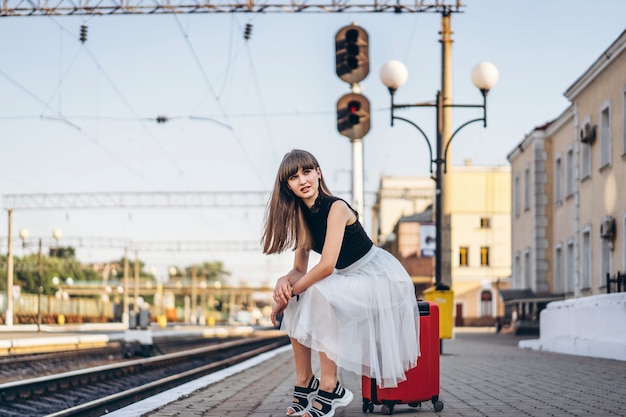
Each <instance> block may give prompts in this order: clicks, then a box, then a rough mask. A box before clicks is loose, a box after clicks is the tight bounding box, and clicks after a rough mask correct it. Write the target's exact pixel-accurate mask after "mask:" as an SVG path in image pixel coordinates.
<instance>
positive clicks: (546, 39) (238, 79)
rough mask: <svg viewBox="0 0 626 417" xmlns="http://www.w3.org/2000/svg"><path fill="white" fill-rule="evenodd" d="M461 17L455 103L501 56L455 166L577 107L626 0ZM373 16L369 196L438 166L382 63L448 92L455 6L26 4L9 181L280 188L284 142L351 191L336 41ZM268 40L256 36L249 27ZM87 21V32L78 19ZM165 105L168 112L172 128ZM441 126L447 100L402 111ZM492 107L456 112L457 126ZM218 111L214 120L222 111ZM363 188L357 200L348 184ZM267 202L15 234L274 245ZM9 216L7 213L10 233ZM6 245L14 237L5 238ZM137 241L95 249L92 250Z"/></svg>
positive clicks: (496, 154)
mask: <svg viewBox="0 0 626 417" xmlns="http://www.w3.org/2000/svg"><path fill="white" fill-rule="evenodd" d="M465 3H466V5H467V6H466V7H465V8H464V13H458V14H454V15H453V16H452V30H453V32H454V34H453V40H454V43H453V47H452V64H453V101H454V102H456V103H480V100H481V97H480V94H479V92H478V91H477V90H476V89H475V87H474V86H473V85H472V83H471V80H470V72H471V70H472V68H473V67H474V66H475V65H476V64H477V63H479V62H481V61H490V62H492V63H494V64H495V65H496V66H497V67H498V69H499V72H500V81H499V83H498V85H496V86H495V88H494V89H493V90H492V91H491V92H490V94H489V103H488V106H489V114H488V119H489V126H488V127H487V128H486V129H483V128H482V125H480V124H475V125H473V126H469V127H467V128H465V129H464V130H463V131H462V133H460V134H459V135H458V136H457V137H456V138H455V142H454V147H453V150H452V162H453V163H454V164H457V165H458V164H462V163H463V160H465V159H472V160H473V163H474V164H475V165H505V164H507V160H506V155H507V154H508V153H509V152H510V151H511V150H512V149H513V148H514V147H515V146H516V144H517V143H518V142H519V141H521V140H522V138H523V137H524V135H525V134H526V133H528V132H530V131H531V130H532V129H533V127H535V126H537V125H540V124H543V123H544V122H546V121H548V120H550V119H553V118H555V117H557V116H558V115H559V114H560V113H561V112H562V111H563V110H565V108H566V107H567V100H566V99H565V98H564V97H563V92H564V91H565V90H566V89H567V88H568V87H569V86H570V85H571V84H572V83H573V82H574V81H575V80H576V79H577V78H578V77H579V76H580V75H581V74H582V73H583V72H584V71H585V70H586V69H587V68H588V67H589V66H590V65H591V64H592V63H593V61H594V60H595V59H597V58H598V57H599V56H600V55H601V53H602V52H603V51H604V50H605V49H606V48H607V47H608V46H609V45H610V44H611V43H612V42H613V41H614V40H615V39H616V38H617V37H618V36H619V35H620V34H621V33H622V31H623V30H624V29H625V24H624V18H623V16H625V15H626V2H624V1H622V0H601V1H597V2H594V3H593V4H592V3H590V2H587V1H582V0H575V1H572V0H569V1H566V0H553V1H550V2H538V1H535V2H532V1H530V2H529V1H525V2H523V1H506V0H473V1H472V0H468V1H466V2H465ZM352 22H357V23H358V24H359V25H360V26H362V27H363V28H365V29H366V30H367V31H368V33H369V39H370V62H371V68H370V75H369V76H368V77H367V78H366V79H365V80H364V81H363V82H362V83H361V86H362V89H363V93H364V94H365V95H366V96H367V97H368V98H369V100H370V102H371V108H372V122H371V124H372V128H371V130H370V133H369V134H368V135H367V136H366V137H365V138H364V141H363V146H364V158H365V159H364V164H365V190H366V194H367V195H366V209H365V213H364V214H365V215H364V221H365V225H366V228H367V229H368V230H369V226H370V224H369V222H370V216H369V209H370V207H369V206H368V205H367V203H368V202H371V201H372V198H373V195H372V193H373V192H374V191H375V190H376V188H377V185H378V182H379V179H380V176H381V175H427V173H428V152H427V147H426V145H425V143H424V140H423V139H422V138H421V137H420V136H419V135H418V133H417V132H416V131H415V129H414V128H412V127H410V126H408V125H406V126H404V125H401V124H397V125H396V127H394V128H391V127H390V126H389V110H388V107H389V96H388V92H387V90H386V88H385V87H384V86H383V85H382V84H381V83H380V81H379V77H378V72H379V70H380V67H381V66H382V65H383V64H384V63H385V62H386V61H388V60H390V59H399V60H401V61H403V62H405V64H406V65H407V67H408V69H409V80H408V82H407V84H406V85H405V86H404V87H402V88H401V89H400V90H399V91H398V93H397V101H398V102H420V101H429V100H433V99H434V98H435V94H436V91H437V89H438V88H439V83H440V71H441V63H440V60H441V55H440V44H439V42H438V40H439V34H438V32H439V29H440V15H439V14H437V13H417V14H411V15H409V14H401V15H395V14H391V13H385V14H369V13H352V14H330V13H316V14H289V13H274V14H204V15H193V16H192V15H163V16H154V15H152V16H145V15H136V16H104V17H85V18H83V17H15V18H13V17H12V18H3V19H2V20H0V39H2V42H0V146H1V148H0V193H1V194H3V195H6V194H21V193H69V192H116V191H248V190H255V191H269V189H270V187H271V185H272V182H273V178H274V175H275V171H276V168H277V165H278V163H279V161H280V158H281V157H282V155H283V154H284V153H285V152H287V151H288V150H290V149H292V148H304V149H308V150H310V151H312V152H313V153H314V154H315V155H316V156H317V157H318V159H319V160H320V163H321V164H322V169H323V171H324V175H325V177H326V180H327V182H328V183H329V186H330V187H331V189H332V190H335V191H338V192H339V191H349V189H350V182H351V173H350V168H351V158H352V156H351V146H350V142H349V141H348V139H346V138H344V137H343V136H340V135H339V134H338V133H337V131H336V128H335V117H336V116H335V104H336V101H337V100H338V98H339V97H340V96H341V95H343V94H345V93H347V92H349V87H348V85H347V84H346V83H344V82H342V81H341V80H339V79H338V77H337V76H336V75H335V62H334V59H335V56H334V36H335V33H336V32H337V31H338V30H339V29H340V28H341V27H343V26H345V25H348V24H350V23H352ZM247 23H251V24H252V25H253V29H252V37H251V39H250V40H248V41H246V40H245V39H244V38H243V31H244V26H245V25H246V24H247ZM81 24H86V25H87V26H88V39H87V42H86V43H85V44H82V43H81V42H80V41H79V40H78V35H79V31H80V25H81ZM158 115H165V116H167V117H169V118H170V120H169V121H168V122H167V123H163V124H157V123H156V122H155V121H154V119H155V118H156V117H157V116H158ZM403 116H405V117H408V118H411V119H412V120H413V121H415V122H416V123H418V124H419V125H420V126H421V127H422V128H423V129H424V130H425V132H426V133H427V134H428V135H429V136H430V137H433V138H434V126H433V121H434V118H435V115H434V111H433V110H432V109H421V110H411V111H406V112H404V113H403ZM477 116H479V113H476V111H475V110H463V109H457V110H454V112H453V126H458V125H459V124H461V123H462V122H464V121H466V120H468V119H470V118H474V117H477ZM212 120H213V121H212ZM348 196H349V195H347V197H348ZM262 218H263V209H262V208H259V207H251V208H244V209H240V208H232V209H228V210H219V209H214V208H204V209H185V210H165V209H163V210H161V209H151V210H121V209H119V210H82V211H81V210H55V211H43V210H29V211H21V212H20V211H17V212H16V213H15V215H14V230H15V233H16V234H17V230H19V229H20V228H23V227H24V228H28V229H29V230H30V233H31V236H44V237H48V236H50V235H51V233H52V230H53V229H55V228H60V229H62V230H63V234H64V235H65V236H83V237H116V238H117V237H119V238H129V239H131V240H135V241H147V240H159V241H164V240H171V241H190V240H206V241H215V240H235V241H239V240H240V241H250V240H258V239H259V237H260V234H261V227H262ZM6 235H7V222H6V221H0V236H6ZM0 248H2V251H3V252H6V242H5V241H4V239H3V241H2V242H1V243H0ZM121 256H122V251H121V250H102V249H98V248H81V249H79V250H78V257H79V258H80V259H81V260H83V261H86V262H92V261H93V262H95V261H106V260H109V259H116V258H119V257H121ZM139 257H140V258H141V259H142V260H144V261H145V262H146V263H147V264H148V266H149V267H154V268H156V269H157V273H158V274H159V275H160V276H162V277H164V276H165V271H166V270H167V267H168V266H169V265H176V266H184V265H187V264H190V263H192V262H200V261H204V260H223V261H224V262H225V263H226V267H227V269H230V270H231V271H232V272H233V277H232V281H231V282H232V283H234V284H237V283H239V282H248V283H260V282H269V283H273V282H274V280H275V279H276V278H277V277H278V276H279V273H280V272H281V271H283V270H285V268H287V267H288V265H289V264H290V254H287V256H272V257H265V256H262V255H260V254H258V253H253V252H249V251H247V252H240V253H221V252H213V253H197V252H195V253H178V252H168V253H149V252H147V253H139Z"/></svg>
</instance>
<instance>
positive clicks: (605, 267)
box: [600, 238, 613, 285]
mask: <svg viewBox="0 0 626 417" xmlns="http://www.w3.org/2000/svg"><path fill="white" fill-rule="evenodd" d="M609 245H610V242H609V240H608V239H603V238H600V283H601V284H600V285H602V284H603V283H606V276H607V274H609V273H610V272H611V271H612V270H613V267H612V265H611V264H612V263H613V259H612V257H611V249H610V248H609Z"/></svg>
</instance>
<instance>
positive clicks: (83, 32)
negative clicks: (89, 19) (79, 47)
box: [79, 25, 87, 43]
mask: <svg viewBox="0 0 626 417" xmlns="http://www.w3.org/2000/svg"><path fill="white" fill-rule="evenodd" d="M79 39H80V41H81V42H82V43H85V41H86V40H87V25H80V38H79Z"/></svg>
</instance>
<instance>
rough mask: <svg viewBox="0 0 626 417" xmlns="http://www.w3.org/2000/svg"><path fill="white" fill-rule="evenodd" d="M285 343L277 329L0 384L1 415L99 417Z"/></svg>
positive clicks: (286, 342) (285, 340) (12, 416)
mask: <svg viewBox="0 0 626 417" xmlns="http://www.w3.org/2000/svg"><path fill="white" fill-rule="evenodd" d="M288 343H289V339H288V338H287V337H286V336H285V335H284V334H283V333H280V332H278V331H269V332H264V333H263V334H259V335H258V336H255V337H250V338H245V339H241V340H235V341H228V342H223V343H218V344H215V345H211V346H206V347H201V348H195V349H190V350H186V351H180V352H174V353H168V354H164V355H160V356H155V357H150V358H143V359H136V360H130V361H126V362H123V363H116V364H109V365H102V366H96V367H92V368H88V369H81V370H75V371H70V372H64V373H61V374H55V375H49V376H43V377H37V378H32V379H28V380H22V381H14V382H9V383H5V384H0V415H2V416H3V417H14V416H16V417H17V416H20V417H23V416H25V415H28V416H54V417H57V416H79V415H80V416H101V415H103V414H105V413H107V412H110V411H112V410H116V409H118V408H121V407H124V406H126V405H129V404H132V403H134V402H136V401H140V400H142V399H144V398H148V397H150V396H153V395H155V394H158V393H160V392H162V391H164V390H167V389H170V388H173V387H175V386H178V385H181V384H183V383H185V382H188V381H191V380H193V379H197V378H199V377H201V376H204V375H208V374H210V373H213V372H216V371H218V370H221V369H224V368H226V367H229V366H233V365H235V364H237V363H239V362H242V361H244V360H246V359H249V358H252V357H254V356H257V355H259V354H261V353H263V352H266V351H269V350H273V349H276V348H278V347H280V346H283V345H286V344H288Z"/></svg>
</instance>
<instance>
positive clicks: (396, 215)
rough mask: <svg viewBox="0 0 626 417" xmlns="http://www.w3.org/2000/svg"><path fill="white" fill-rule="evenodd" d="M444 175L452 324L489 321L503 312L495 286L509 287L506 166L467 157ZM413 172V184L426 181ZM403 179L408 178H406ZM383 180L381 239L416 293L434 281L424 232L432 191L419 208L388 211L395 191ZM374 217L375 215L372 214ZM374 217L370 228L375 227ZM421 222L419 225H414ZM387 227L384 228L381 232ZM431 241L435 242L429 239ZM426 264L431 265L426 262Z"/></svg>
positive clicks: (508, 182)
mask: <svg viewBox="0 0 626 417" xmlns="http://www.w3.org/2000/svg"><path fill="white" fill-rule="evenodd" d="M446 175H447V176H448V179H447V181H448V182H447V183H446V184H447V186H448V187H449V189H448V190H447V192H446V195H449V197H448V199H449V200H448V203H447V204H448V207H449V208H450V219H449V221H450V225H451V230H450V242H451V249H452V254H451V259H452V290H453V291H454V299H455V300H454V302H455V310H454V315H455V323H456V325H484V324H488V325H492V324H493V323H494V320H495V318H496V317H497V316H499V315H502V314H503V309H502V306H501V305H500V304H499V303H498V300H499V297H497V289H498V287H500V288H501V289H505V288H508V277H509V276H510V274H511V257H510V254H511V240H510V236H511V225H510V224H511V223H510V222H511V179H510V168H509V167H504V166H500V167H481V166H472V165H471V163H469V162H468V163H467V164H466V165H465V166H462V167H453V168H452V169H450V170H449V171H448V173H447V174H446ZM420 179H421V180H428V181H430V182H431V183H433V184H434V182H433V181H432V179H430V178H428V177H420V178H415V179H414V182H413V184H424V182H423V181H420ZM402 182H403V183H404V184H405V185H406V184H410V183H411V182H410V181H409V179H408V178H406V177H405V178H403V180H402ZM390 184H395V183H394V182H392V181H391V180H390V179H387V181H381V188H380V189H379V193H378V195H379V198H378V199H377V204H376V205H375V208H377V214H378V219H379V220H378V222H379V223H382V224H390V225H392V227H393V229H391V230H390V231H388V229H385V228H383V227H381V229H380V230H381V231H383V233H381V235H383V236H386V237H387V239H386V240H381V241H380V242H379V245H380V246H383V247H385V248H387V249H388V250H390V251H391V252H392V253H394V255H396V256H397V257H398V258H399V259H400V261H401V262H402V263H403V265H405V268H407V270H408V271H409V274H410V275H411V276H412V278H413V281H414V282H415V283H416V288H417V291H418V293H419V292H421V290H423V289H425V288H428V287H429V286H432V285H433V284H434V267H433V264H432V260H433V259H434V258H432V254H433V253H431V247H430V243H432V242H429V241H428V237H429V236H430V234H431V232H432V230H431V229H432V228H433V227H434V217H433V216H432V204H433V202H434V194H432V191H431V194H430V196H431V197H430V200H429V201H425V205H424V206H423V208H422V210H415V211H413V212H410V211H406V208H405V211H404V212H399V211H397V210H396V211H395V212H391V211H386V210H384V208H385V207H390V204H389V203H388V202H386V201H385V200H386V198H384V196H388V197H389V196H394V195H395V194H394V193H392V192H388V190H386V189H385V186H387V185H390ZM374 217H375V218H376V216H374ZM376 224H377V223H374V230H377V229H376V228H375V227H376ZM416 224H419V227H416ZM384 232H386V233H384ZM433 246H434V244H433ZM429 266H430V268H429Z"/></svg>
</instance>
